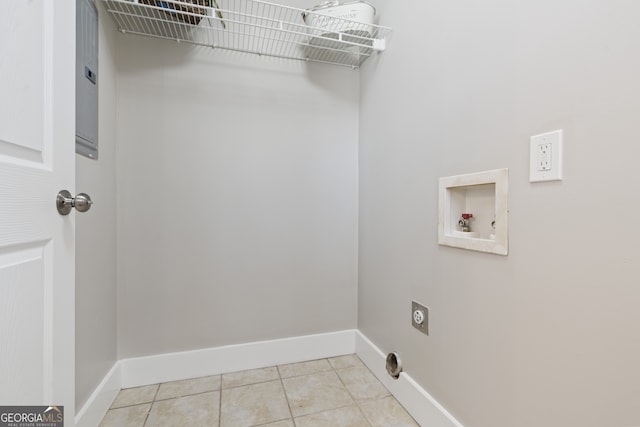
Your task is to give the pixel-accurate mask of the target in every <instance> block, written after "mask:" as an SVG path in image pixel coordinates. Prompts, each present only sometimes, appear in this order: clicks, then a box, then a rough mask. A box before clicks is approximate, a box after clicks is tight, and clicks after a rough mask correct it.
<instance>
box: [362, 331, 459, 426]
mask: <svg viewBox="0 0 640 427" xmlns="http://www.w3.org/2000/svg"><path fill="white" fill-rule="evenodd" d="M355 335H356V336H355V339H356V343H355V344H356V354H357V355H358V356H359V357H360V359H362V361H363V362H364V363H365V364H366V365H367V367H368V368H369V369H370V370H371V372H373V374H374V375H375V376H376V377H377V378H378V379H379V380H380V381H381V382H382V384H384V386H385V387H386V388H387V389H388V390H389V391H390V392H391V394H393V396H394V397H395V398H396V399H397V400H398V402H400V404H401V405H402V406H404V408H405V409H406V410H407V412H409V414H411V416H412V417H413V418H414V419H415V420H416V421H417V422H418V424H420V425H421V426H423V427H464V426H463V425H462V424H461V423H460V422H459V421H458V420H456V419H455V418H454V417H453V415H451V414H450V413H449V412H448V411H447V410H446V409H445V408H444V407H443V406H442V405H440V403H438V401H436V400H435V399H434V398H433V396H431V395H430V394H429V393H428V392H427V391H426V390H425V389H423V388H422V387H421V386H420V385H419V384H418V383H417V382H415V381H414V380H413V378H411V377H410V376H409V375H407V374H406V373H405V372H403V373H401V374H400V377H399V378H398V379H397V380H395V379H393V378H391V376H390V375H389V374H388V373H387V370H386V359H387V356H386V355H385V354H384V353H383V352H382V351H381V350H380V349H379V348H378V347H376V346H375V344H373V343H372V342H371V341H370V340H369V339H368V338H367V337H366V336H364V335H363V334H362V333H361V332H360V331H356V334H355Z"/></svg>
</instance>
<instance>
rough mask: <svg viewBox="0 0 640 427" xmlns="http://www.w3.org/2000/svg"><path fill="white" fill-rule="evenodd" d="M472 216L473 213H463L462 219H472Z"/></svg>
mask: <svg viewBox="0 0 640 427" xmlns="http://www.w3.org/2000/svg"><path fill="white" fill-rule="evenodd" d="M471 218H473V214H466V213H463V214H462V219H471Z"/></svg>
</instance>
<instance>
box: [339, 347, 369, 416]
mask: <svg viewBox="0 0 640 427" xmlns="http://www.w3.org/2000/svg"><path fill="white" fill-rule="evenodd" d="M358 360H360V358H359V357H358ZM360 362H362V361H361V360H360ZM331 366H332V367H333V365H331ZM355 367H357V366H348V367H346V368H341V369H349V368H355ZM367 369H368V368H367ZM333 371H334V372H335V374H336V376H337V377H338V379H339V380H340V382H341V383H342V385H343V386H344V389H345V390H347V393H349V396H350V397H351V400H353V403H354V405H355V407H356V408H358V412H360V414H361V415H362V418H363V419H364V420H365V421H366V422H367V424H369V425H370V426H372V424H371V421H369V418H367V416H366V415H365V414H364V412H363V411H362V408H361V407H360V402H358V399H356V398H355V396H354V395H353V394H352V393H351V392H350V391H349V387H347V385H346V384H345V383H344V381H343V380H342V377H341V376H340V375H338V369H337V368H335V367H334V369H333Z"/></svg>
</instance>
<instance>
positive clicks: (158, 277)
mask: <svg viewBox="0 0 640 427" xmlns="http://www.w3.org/2000/svg"><path fill="white" fill-rule="evenodd" d="M118 65H119V69H118V75H119V81H118V83H119V84H118V105H117V111H118V226H119V228H118V292H119V293H118V319H119V356H120V357H121V358H122V357H132V356H140V355H148V354H158V353H165V352H172V351H181V350H190V349H197V348H206V347H214V346H220V345H226V344H233V343H246V342H252V341H258V340H266V339H273V338H282V337H289V336H299V335H306V334H312V333H319V332H328V331H336V330H342V329H348V328H354V327H355V326H356V298H357V288H356V286H357V215H358V213H357V205H358V196H357V155H358V152H357V146H358V145H357V144H358V73H357V72H354V71H353V70H351V69H346V68H345V69H343V68H335V67H329V66H324V65H320V66H316V65H307V64H305V63H297V62H292V61H283V60H277V59H270V58H261V57H255V56H247V55H243V54H236V53H229V52H221V51H212V50H210V49H208V48H199V47H191V46H187V45H183V44H176V43H171V42H167V41H164V40H153V39H147V38H140V37H133V36H120V38H119V40H118ZM307 67H309V68H308V69H307Z"/></svg>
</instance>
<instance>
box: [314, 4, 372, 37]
mask: <svg viewBox="0 0 640 427" xmlns="http://www.w3.org/2000/svg"><path fill="white" fill-rule="evenodd" d="M375 15H376V9H375V8H374V7H373V6H372V5H370V4H369V3H367V2H364V1H355V2H350V3H342V4H341V3H340V2H339V1H326V2H324V3H321V4H319V5H318V6H315V7H313V8H311V9H307V10H306V11H305V12H304V13H303V14H302V18H303V20H304V22H305V24H307V26H308V28H309V31H310V34H312V35H314V36H315V37H312V39H311V44H313V45H319V46H320V45H326V44H327V43H329V44H331V43H332V42H331V41H328V40H326V38H329V39H335V40H340V41H346V42H350V43H356V44H370V40H369V41H368V43H367V40H366V38H369V37H371V34H372V32H373V19H374V17H375ZM345 34H348V35H349V36H352V37H345V36H344V35H345ZM318 36H319V37H318Z"/></svg>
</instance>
